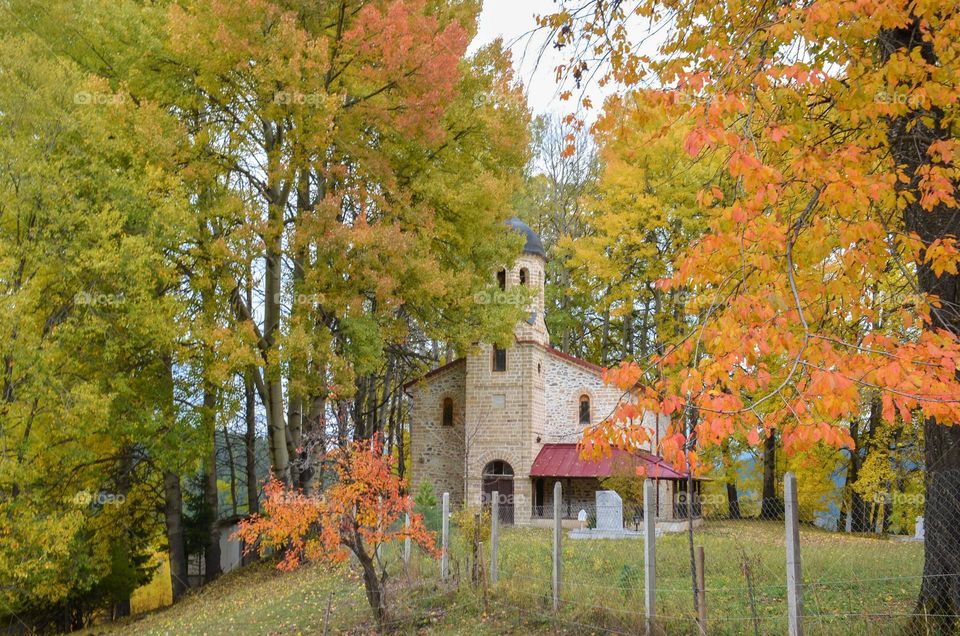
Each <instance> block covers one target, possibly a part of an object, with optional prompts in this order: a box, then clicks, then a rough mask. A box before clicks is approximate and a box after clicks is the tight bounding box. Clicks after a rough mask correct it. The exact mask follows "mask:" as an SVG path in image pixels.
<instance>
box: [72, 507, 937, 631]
mask: <svg viewBox="0 0 960 636" xmlns="http://www.w3.org/2000/svg"><path fill="white" fill-rule="evenodd" d="M550 537H551V534H550V530H546V529H539V528H509V529H505V531H504V532H503V536H502V540H501V547H500V555H501V560H500V582H499V584H498V586H497V587H496V589H494V590H490V591H488V593H487V595H486V603H485V602H484V595H483V594H482V593H481V592H479V591H476V590H474V589H472V588H471V587H470V584H469V582H468V581H469V574H468V566H467V560H466V558H465V557H466V554H467V547H468V546H467V545H465V542H463V541H462V540H460V538H459V537H457V536H456V534H455V533H454V539H453V543H452V545H451V572H452V573H453V575H454V576H453V579H452V580H451V581H450V582H449V583H445V584H442V585H441V584H440V583H439V582H438V581H437V578H438V577H437V573H438V569H439V568H438V566H437V563H436V562H435V561H432V560H429V559H427V558H426V557H424V556H418V557H417V558H415V559H414V562H413V564H412V565H411V568H410V571H409V572H407V573H404V572H402V568H401V567H400V566H401V564H400V561H399V551H398V550H393V549H391V550H388V551H385V552H386V555H385V558H386V559H388V562H389V563H390V564H391V569H392V570H393V571H394V572H395V573H396V575H395V576H394V577H393V578H392V581H391V585H390V602H391V611H392V615H391V618H392V620H393V623H392V624H391V627H392V628H393V629H394V630H395V631H396V632H399V633H420V634H471V635H473V634H478V635H485V634H490V635H493V634H531V633H544V634H547V633H550V634H554V633H557V632H558V631H559V632H562V633H582V634H600V633H631V634H635V633H638V631H639V632H641V633H642V626H643V624H644V616H643V542H642V541H640V540H617V541H612V540H595V541H573V540H565V541H564V545H563V585H562V608H561V611H560V613H559V614H558V615H556V616H554V615H553V613H552V611H551V589H550V573H551V558H550V544H551V538H550ZM695 541H696V544H697V545H702V546H704V549H705V554H706V575H705V576H706V588H707V610H708V619H709V627H710V630H709V633H710V634H753V633H755V629H756V633H760V634H783V633H786V618H785V617H786V589H785V586H784V580H785V565H784V548H783V546H784V531H783V526H782V524H778V523H772V522H771V523H767V522H755V521H738V522H732V521H711V522H707V523H706V524H705V525H704V526H703V527H701V528H698V529H697V531H696V539H695ZM485 551H486V547H485ZM801 551H802V562H803V574H804V581H805V582H806V589H805V596H804V603H805V615H806V619H805V626H806V632H807V633H808V634H878V633H879V634H882V633H895V632H896V631H897V629H898V627H900V626H901V625H902V623H903V621H904V620H905V619H904V617H903V616H901V615H905V614H908V613H909V612H910V610H911V609H912V607H913V601H914V599H915V598H916V594H917V591H918V589H919V582H920V578H919V577H920V574H921V569H922V561H923V546H922V544H919V543H901V542H895V541H890V540H886V539H877V538H868V537H851V536H848V535H842V534H836V533H828V532H823V531H820V530H817V529H813V528H803V529H802V530H801ZM487 556H488V555H487ZM744 564H746V565H747V566H748V569H749V571H750V577H749V583H750V585H749V586H748V580H747V576H745V574H744ZM657 575H658V586H657V587H658V589H657V613H658V619H659V620H658V622H659V624H660V625H661V626H662V628H663V629H664V631H665V632H666V633H668V634H695V633H696V629H695V625H694V623H693V620H692V619H693V603H692V598H691V597H692V592H691V586H692V582H691V578H690V564H689V549H688V545H687V541H686V535H683V534H676V535H666V536H663V537H660V538H659V539H658V540H657ZM751 587H752V595H751V593H750V588H751ZM751 598H752V603H751ZM328 605H329V607H330V612H329V619H327V618H326V617H327V607H328ZM751 606H752V608H753V609H751ZM326 623H328V628H329V633H345V632H346V633H356V634H364V633H372V632H373V631H374V629H373V623H372V621H371V619H370V613H369V609H368V607H367V604H366V598H365V597H364V595H363V590H362V584H361V583H360V581H359V579H358V578H357V577H356V575H355V574H353V573H352V572H351V571H350V569H349V568H347V567H340V568H337V569H335V570H330V569H326V568H322V567H318V566H306V567H303V568H301V569H300V570H298V571H296V572H293V573H279V572H276V571H275V570H274V569H272V566H271V564H270V563H261V564H257V565H254V566H252V567H249V568H246V569H244V570H241V571H235V572H232V573H230V574H229V575H226V576H224V577H223V578H222V579H221V580H220V581H218V582H217V583H215V584H213V585H210V586H207V587H206V588H203V589H201V590H198V591H196V592H194V593H193V594H191V595H190V596H189V597H188V598H186V599H185V600H183V601H182V602H180V603H178V604H177V605H176V606H174V607H171V608H168V609H166V610H162V611H158V612H154V613H152V614H148V615H145V616H141V617H135V618H134V619H130V620H128V621H127V622H124V623H120V624H116V625H110V626H106V627H103V628H97V629H94V630H86V631H85V632H82V633H111V634H117V633H130V634H134V633H135V634H146V635H161V634H187V633H189V634H201V635H202V634H207V635H210V636H214V635H219V634H224V635H230V636H242V635H246V634H322V633H323V630H324V625H325V624H326Z"/></svg>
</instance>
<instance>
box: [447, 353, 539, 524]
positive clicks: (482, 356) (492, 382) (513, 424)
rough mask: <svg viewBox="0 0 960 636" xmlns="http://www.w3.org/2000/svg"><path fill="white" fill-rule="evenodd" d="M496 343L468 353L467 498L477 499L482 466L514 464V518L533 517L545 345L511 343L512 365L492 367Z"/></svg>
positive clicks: (521, 520)
mask: <svg viewBox="0 0 960 636" xmlns="http://www.w3.org/2000/svg"><path fill="white" fill-rule="evenodd" d="M492 355H493V354H492V347H491V346H489V345H484V346H482V347H481V348H480V350H479V351H478V352H477V353H475V354H472V355H469V356H467V373H466V378H467V384H466V395H467V399H466V401H467V413H468V415H467V421H466V430H465V439H466V449H467V475H468V477H467V501H468V503H470V504H471V505H478V504H479V502H480V498H481V494H482V492H483V469H484V467H485V466H486V465H487V464H489V463H490V462H492V461H495V460H501V461H505V462H507V463H508V464H510V466H511V468H513V472H514V502H513V503H514V520H515V522H516V523H526V522H527V521H529V518H530V512H531V505H532V503H531V495H532V493H531V482H530V466H531V465H532V464H533V459H534V457H535V456H536V453H537V452H538V451H539V449H540V446H539V445H538V444H537V443H536V438H537V436H542V430H543V409H544V401H543V395H544V383H543V374H544V373H545V360H544V357H545V351H544V349H543V348H542V347H540V346H537V345H535V344H532V343H526V344H524V343H517V344H516V345H514V346H513V347H510V348H509V349H507V370H506V371H502V372H495V371H493V363H492Z"/></svg>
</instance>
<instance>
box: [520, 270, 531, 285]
mask: <svg viewBox="0 0 960 636" xmlns="http://www.w3.org/2000/svg"><path fill="white" fill-rule="evenodd" d="M528 280H530V272H528V271H527V268H526V267H521V268H520V284H521V285H526V284H527V281H528Z"/></svg>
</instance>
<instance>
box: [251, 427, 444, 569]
mask: <svg viewBox="0 0 960 636" xmlns="http://www.w3.org/2000/svg"><path fill="white" fill-rule="evenodd" d="M326 459H327V461H328V462H329V463H330V464H331V465H332V467H333V469H334V472H335V473H336V475H337V481H336V483H334V484H333V485H331V486H330V487H329V488H328V489H327V490H326V491H325V492H323V493H322V495H305V494H303V493H302V492H300V491H291V490H287V489H286V488H285V486H284V485H283V484H282V483H281V482H280V481H278V480H276V479H273V478H271V479H270V481H268V482H267V484H266V485H265V486H264V495H265V498H264V502H263V511H264V512H263V514H262V515H253V516H252V517H251V518H250V519H249V520H246V521H244V522H242V523H241V524H240V528H239V530H238V531H237V532H236V537H237V538H240V539H242V540H243V541H244V542H245V543H246V544H247V546H249V547H248V549H257V550H258V551H259V552H260V554H266V553H267V552H268V551H269V550H280V551H281V552H282V553H283V555H284V558H283V559H282V560H281V562H280V563H279V565H278V566H277V567H278V568H279V569H281V570H290V569H294V568H296V567H297V566H299V565H300V564H301V563H302V562H303V561H305V560H308V561H315V560H319V561H326V562H331V563H335V562H341V561H344V560H345V559H347V557H348V550H349V551H351V552H354V553H361V552H362V553H365V554H368V555H369V554H370V553H371V550H372V549H374V548H376V546H378V545H381V544H384V543H389V542H394V541H402V540H404V539H407V538H410V539H412V540H413V541H415V542H416V543H417V544H418V545H420V546H421V547H423V548H424V549H425V550H427V551H428V552H431V553H434V552H435V546H434V541H433V537H432V536H431V535H430V534H429V533H428V532H427V530H426V528H425V526H424V525H423V520H422V519H421V518H420V515H416V514H411V515H410V526H409V528H407V527H405V526H404V524H403V523H401V522H402V521H403V518H404V515H406V514H408V513H411V512H412V510H413V502H412V500H411V499H410V497H409V496H406V495H403V494H401V487H402V485H403V484H402V481H401V480H400V479H399V478H398V477H396V476H395V475H394V474H393V458H392V457H390V456H385V455H384V454H383V444H382V442H381V441H380V440H379V439H375V440H373V441H360V442H355V443H354V444H352V445H350V446H349V447H347V448H344V449H340V450H336V451H333V452H332V453H330V454H329V455H328V456H327V458H326Z"/></svg>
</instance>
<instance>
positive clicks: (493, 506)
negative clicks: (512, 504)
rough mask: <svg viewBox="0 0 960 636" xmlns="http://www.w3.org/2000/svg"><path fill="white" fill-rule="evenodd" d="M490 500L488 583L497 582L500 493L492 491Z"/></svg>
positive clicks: (493, 583) (494, 583)
mask: <svg viewBox="0 0 960 636" xmlns="http://www.w3.org/2000/svg"><path fill="white" fill-rule="evenodd" d="M492 497H493V499H491V500H490V583H491V585H496V583H497V551H498V549H499V547H500V493H499V492H497V491H496V490H494V491H493V495H492Z"/></svg>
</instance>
